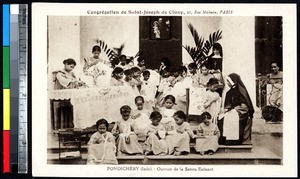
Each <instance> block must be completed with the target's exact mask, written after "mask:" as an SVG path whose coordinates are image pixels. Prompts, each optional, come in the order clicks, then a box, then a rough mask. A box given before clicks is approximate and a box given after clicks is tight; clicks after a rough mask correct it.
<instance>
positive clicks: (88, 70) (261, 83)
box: [32, 3, 297, 177]
mask: <svg viewBox="0 0 300 179" xmlns="http://www.w3.org/2000/svg"><path fill="white" fill-rule="evenodd" d="M32 49H33V51H32V57H33V58H32V110H33V111H32V130H33V131H32V156H33V159H32V162H33V163H32V167H33V175H34V176H52V177H103V176H115V177H138V176H149V177H150V176H154V177H164V176H185V177H198V176H205V177H216V176H219V177H233V176H273V177H275V176H295V175H296V173H297V172H296V170H297V117H296V116H297V113H296V112H297V101H296V99H297V94H296V89H297V80H296V74H297V73H296V71H297V69H296V62H297V57H296V56H297V54H296V5H293V4H285V5H283V4H239V5H238V4H62V3H61V4H60V3H51V4H47V3H33V5H32Z"/></svg>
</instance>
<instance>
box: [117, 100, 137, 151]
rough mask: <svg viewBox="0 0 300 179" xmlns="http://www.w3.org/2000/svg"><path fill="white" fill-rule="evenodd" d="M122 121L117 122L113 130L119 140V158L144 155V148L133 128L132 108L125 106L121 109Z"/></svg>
mask: <svg viewBox="0 0 300 179" xmlns="http://www.w3.org/2000/svg"><path fill="white" fill-rule="evenodd" d="M120 113H121V115H122V119H121V120H119V121H117V122H116V124H115V125H114V127H113V129H112V133H113V134H114V135H115V136H118V138H117V151H118V152H117V153H118V156H122V155H128V154H130V155H131V154H143V148H142V146H141V145H140V144H139V143H138V139H137V136H136V134H135V133H134V128H133V119H132V118H130V113H131V108H130V107H129V106H128V105H124V106H122V107H121V108H120Z"/></svg>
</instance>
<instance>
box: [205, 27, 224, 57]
mask: <svg viewBox="0 0 300 179" xmlns="http://www.w3.org/2000/svg"><path fill="white" fill-rule="evenodd" d="M221 38H222V31H220V30H217V31H216V32H214V33H213V34H210V35H209V41H208V40H207V41H206V42H205V44H204V49H203V51H204V53H205V54H206V55H208V53H209V50H210V49H211V48H212V46H213V45H214V44H215V43H216V42H218V41H219V40H220V39H221Z"/></svg>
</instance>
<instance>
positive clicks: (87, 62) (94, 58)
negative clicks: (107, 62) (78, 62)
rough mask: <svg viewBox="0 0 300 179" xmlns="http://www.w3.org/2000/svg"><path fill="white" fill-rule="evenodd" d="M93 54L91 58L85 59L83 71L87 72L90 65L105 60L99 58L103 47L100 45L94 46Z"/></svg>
mask: <svg viewBox="0 0 300 179" xmlns="http://www.w3.org/2000/svg"><path fill="white" fill-rule="evenodd" d="M92 53H93V56H92V57H90V59H84V62H85V63H84V66H83V72H86V71H87V70H88V69H89V68H90V67H92V66H93V65H96V64H97V63H98V62H100V61H103V60H102V59H100V58H99V56H100V53H101V48H100V46H98V45H95V46H93V48H92Z"/></svg>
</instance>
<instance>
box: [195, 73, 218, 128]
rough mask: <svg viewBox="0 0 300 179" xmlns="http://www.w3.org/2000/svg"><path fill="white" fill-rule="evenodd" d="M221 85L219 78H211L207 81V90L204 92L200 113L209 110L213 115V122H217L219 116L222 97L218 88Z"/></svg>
mask: <svg viewBox="0 0 300 179" xmlns="http://www.w3.org/2000/svg"><path fill="white" fill-rule="evenodd" d="M218 86H219V80H218V79H217V78H211V79H209V81H208V82H207V90H206V91H205V93H204V94H203V98H202V100H203V101H202V102H203V103H202V104H200V106H199V109H200V111H201V112H200V114H202V113H203V112H204V111H207V112H209V113H210V114H211V116H212V122H213V123H215V124H216V123H217V117H218V115H219V112H220V108H221V97H220V96H219V94H218V92H217V89H218Z"/></svg>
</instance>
